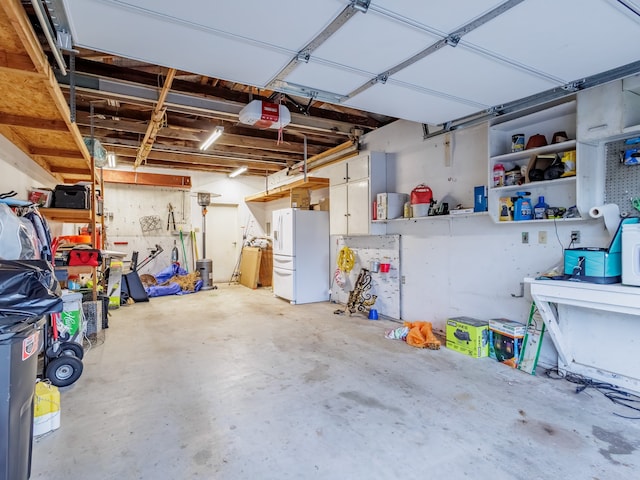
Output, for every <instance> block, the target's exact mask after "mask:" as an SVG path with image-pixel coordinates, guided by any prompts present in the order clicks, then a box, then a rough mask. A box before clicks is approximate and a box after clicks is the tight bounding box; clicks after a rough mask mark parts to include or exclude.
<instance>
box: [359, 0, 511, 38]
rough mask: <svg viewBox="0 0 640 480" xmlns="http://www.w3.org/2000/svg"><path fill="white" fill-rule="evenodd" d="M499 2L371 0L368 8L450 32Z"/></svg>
mask: <svg viewBox="0 0 640 480" xmlns="http://www.w3.org/2000/svg"><path fill="white" fill-rule="evenodd" d="M501 3H504V2H503V1H501V0H447V1H446V2H425V1H424V0H373V1H372V2H371V5H370V6H369V10H374V11H375V10H378V9H384V10H387V11H390V12H393V13H395V14H397V15H401V16H403V17H405V18H406V19H410V20H408V21H411V22H418V23H421V24H423V25H428V26H429V27H432V28H434V29H436V30H439V31H441V32H444V33H450V32H452V31H454V30H455V29H456V28H458V27H460V26H462V25H464V24H466V23H468V22H469V21H470V20H472V19H474V18H476V17H479V16H480V15H482V14H483V13H485V12H487V11H489V10H491V9H493V8H495V7H497V6H498V5H500V4H501Z"/></svg>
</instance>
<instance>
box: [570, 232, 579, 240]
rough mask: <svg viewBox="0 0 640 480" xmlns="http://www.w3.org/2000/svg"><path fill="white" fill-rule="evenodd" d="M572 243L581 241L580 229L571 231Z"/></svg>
mask: <svg viewBox="0 0 640 480" xmlns="http://www.w3.org/2000/svg"><path fill="white" fill-rule="evenodd" d="M571 243H580V230H572V231H571Z"/></svg>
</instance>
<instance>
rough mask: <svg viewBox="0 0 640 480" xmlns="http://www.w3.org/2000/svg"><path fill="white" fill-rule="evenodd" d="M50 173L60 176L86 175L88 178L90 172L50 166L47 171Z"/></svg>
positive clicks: (82, 169)
mask: <svg viewBox="0 0 640 480" xmlns="http://www.w3.org/2000/svg"><path fill="white" fill-rule="evenodd" d="M49 170H50V171H51V173H59V174H60V175H64V176H67V175H87V176H90V175H91V172H90V171H89V170H87V169H86V168H69V167H58V166H55V165H52V166H51V168H50V169H49Z"/></svg>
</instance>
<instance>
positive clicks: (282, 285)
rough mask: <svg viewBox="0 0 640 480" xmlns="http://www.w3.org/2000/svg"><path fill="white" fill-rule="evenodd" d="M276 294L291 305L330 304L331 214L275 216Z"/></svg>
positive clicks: (287, 212) (308, 212)
mask: <svg viewBox="0 0 640 480" xmlns="http://www.w3.org/2000/svg"><path fill="white" fill-rule="evenodd" d="M272 229H273V294H274V295H276V296H278V297H282V298H284V299H286V300H289V301H290V302H291V303H292V304H299V303H312V302H324V301H327V300H329V283H330V282H329V279H330V271H329V270H330V260H329V212H326V211H321V210H300V209H297V208H284V209H281V210H276V211H274V212H273V218H272Z"/></svg>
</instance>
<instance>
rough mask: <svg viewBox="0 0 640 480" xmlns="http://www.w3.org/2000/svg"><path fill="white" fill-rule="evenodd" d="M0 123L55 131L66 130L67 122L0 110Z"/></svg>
mask: <svg viewBox="0 0 640 480" xmlns="http://www.w3.org/2000/svg"><path fill="white" fill-rule="evenodd" d="M0 125H9V126H12V127H27V128H35V129H38V130H54V131H57V132H66V131H67V130H68V127H67V124H66V122H64V121H63V120H58V119H47V118H38V117H27V116H24V115H11V114H9V113H2V112H0Z"/></svg>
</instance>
